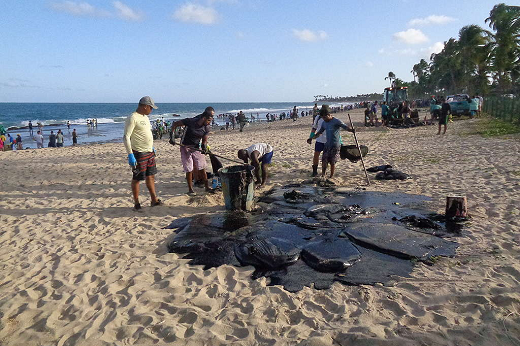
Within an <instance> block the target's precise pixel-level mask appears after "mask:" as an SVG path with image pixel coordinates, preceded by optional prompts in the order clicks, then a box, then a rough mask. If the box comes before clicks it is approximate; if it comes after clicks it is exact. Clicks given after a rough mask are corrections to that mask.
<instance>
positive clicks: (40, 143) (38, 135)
mask: <svg viewBox="0 0 520 346" xmlns="http://www.w3.org/2000/svg"><path fill="white" fill-rule="evenodd" d="M34 140H35V141H36V148H37V149H41V148H43V135H42V133H41V132H40V131H38V132H36V137H35V138H34Z"/></svg>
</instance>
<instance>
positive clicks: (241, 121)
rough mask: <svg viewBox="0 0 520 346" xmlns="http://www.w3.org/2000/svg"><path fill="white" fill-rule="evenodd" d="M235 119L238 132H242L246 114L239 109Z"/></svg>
mask: <svg viewBox="0 0 520 346" xmlns="http://www.w3.org/2000/svg"><path fill="white" fill-rule="evenodd" d="M237 121H238V126H239V129H240V132H243V131H244V126H246V123H247V119H246V115H245V114H244V113H243V112H242V111H240V113H238V115H237Z"/></svg>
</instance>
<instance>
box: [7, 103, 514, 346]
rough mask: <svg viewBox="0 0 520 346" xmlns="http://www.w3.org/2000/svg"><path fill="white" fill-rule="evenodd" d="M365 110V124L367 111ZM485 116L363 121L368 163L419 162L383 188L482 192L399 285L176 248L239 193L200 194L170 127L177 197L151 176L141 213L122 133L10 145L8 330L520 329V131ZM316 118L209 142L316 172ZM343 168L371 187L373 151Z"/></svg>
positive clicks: (395, 339) (439, 202)
mask: <svg viewBox="0 0 520 346" xmlns="http://www.w3.org/2000/svg"><path fill="white" fill-rule="evenodd" d="M351 115H352V116H353V120H354V122H355V124H356V125H360V124H361V122H362V119H363V116H362V114H361V110H357V111H354V112H352V113H351ZM422 116H424V113H423V115H422ZM422 116H421V117H422ZM337 117H338V118H340V119H342V120H343V121H346V122H347V121H348V120H347V118H346V114H339V115H337ZM478 122H479V119H474V120H466V121H457V122H455V123H453V124H449V128H448V133H447V134H446V135H444V136H437V135H436V132H437V127H436V126H424V127H418V128H410V129H385V128H381V127H379V128H363V127H359V129H358V139H359V142H360V143H361V144H365V145H367V146H368V147H369V148H370V152H369V154H368V156H367V157H366V160H365V164H366V166H367V167H370V166H375V165H382V164H391V165H393V166H394V168H397V169H399V170H401V171H403V172H405V173H408V174H410V175H411V176H412V179H410V180H407V181H403V182H392V181H382V182H380V181H376V180H372V185H371V186H370V187H367V189H368V190H374V191H400V192H407V193H414V194H421V195H426V196H430V197H432V199H433V202H431V209H432V210H433V211H436V212H441V213H442V212H443V211H444V203H445V197H446V196H447V195H452V194H455V195H459V194H460V195H465V196H467V198H468V208H469V211H470V213H471V216H472V221H471V223H470V225H469V227H468V230H467V232H466V234H465V235H464V236H462V237H460V238H458V239H457V241H458V242H459V243H460V248H459V249H458V251H457V256H456V257H454V258H441V259H440V260H439V261H438V262H437V263H435V265H433V266H428V265H425V264H419V265H417V267H416V268H415V269H414V271H413V272H412V274H411V278H402V279H397V280H396V281H395V283H393V284H391V285H387V286H383V285H375V286H345V285H342V284H340V283H335V284H334V285H333V286H332V288H331V289H328V290H323V291H318V290H315V289H312V288H305V289H303V290H302V291H300V292H298V293H288V292H286V291H284V290H283V289H281V288H280V287H279V286H267V283H268V282H267V280H266V279H265V278H261V279H258V280H254V281H253V280H251V278H250V276H251V273H252V270H253V268H252V267H243V268H236V267H232V266H227V265H225V266H221V267H219V268H213V269H210V270H206V271H205V270H202V268H201V267H199V266H190V265H187V262H188V260H185V259H180V258H179V256H178V255H177V254H171V253H168V252H167V249H166V243H167V241H168V239H171V231H170V230H166V229H163V227H165V226H167V225H168V224H170V222H172V221H173V220H175V219H176V218H179V217H184V216H190V215H194V214H197V213H211V212H214V211H217V210H222V209H223V205H224V203H223V198H222V196H221V195H219V194H217V195H207V194H205V193H204V192H203V189H197V190H196V191H197V193H198V195H197V196H194V197H190V196H187V195H186V194H185V192H186V191H187V187H186V184H185V181H184V173H183V172H182V167H181V164H180V154H179V151H178V148H176V147H175V148H173V147H172V146H171V145H170V144H168V142H167V141H166V140H163V141H158V142H156V144H155V147H156V148H157V150H158V159H157V162H158V169H159V173H158V175H157V191H158V194H159V196H160V198H162V199H163V201H164V202H165V205H164V206H159V207H154V208H151V207H149V200H148V196H147V192H146V189H145V188H144V185H143V186H141V191H142V197H141V204H142V205H143V210H142V211H141V212H134V211H132V209H131V207H132V198H131V192H130V179H131V171H130V169H129V167H128V165H127V163H126V154H125V151H124V148H123V145H122V143H106V144H94V145H85V146H78V147H66V148H51V149H45V150H24V151H20V152H16V151H15V152H0V171H1V172H3V174H2V177H3V178H2V183H1V185H0V186H1V187H0V196H1V198H0V224H1V225H2V227H1V231H0V241H1V244H2V245H1V251H0V260H1V263H2V264H1V271H0V344H2V345H4V344H5V345H114V344H116V345H134V344H135V345H151V344H164V343H172V344H174V345H228V344H233V345H296V344H302V345H399V346H403V345H516V344H519V343H520V340H519V335H520V315H519V311H520V288H519V283H520V261H519V258H520V246H519V245H520V232H519V231H520V221H519V215H520V204H519V202H518V198H519V197H518V196H519V193H520V156H519V155H518V153H519V152H520V140H519V138H518V137H516V138H512V139H507V138H482V137H480V136H478V135H475V134H472V128H474V127H475V126H476V124H477V123H478ZM310 123H311V119H310V117H307V118H303V119H299V120H298V121H297V122H293V121H282V122H274V123H270V124H267V125H266V126H249V127H246V129H245V130H244V132H243V133H239V132H238V130H235V131H229V132H225V131H218V130H216V131H215V132H214V134H212V136H211V137H210V144H211V147H212V150H213V151H214V152H215V153H218V154H220V155H223V156H227V157H229V158H233V159H235V155H236V150H237V149H239V148H242V147H246V146H248V145H250V144H252V143H256V142H266V143H269V144H271V145H272V146H273V147H274V148H275V155H274V157H273V163H274V164H273V166H272V168H271V173H272V176H271V180H270V182H269V184H268V185H267V186H266V187H265V188H264V191H265V190H267V189H269V188H270V187H272V186H274V185H285V184H287V183H290V182H299V181H301V180H304V179H307V178H308V176H309V173H310V170H311V157H312V147H311V146H309V145H308V144H307V143H306V142H305V140H306V139H307V137H308V135H309V130H310ZM343 138H344V142H345V143H352V141H353V138H352V135H351V134H349V133H344V134H343ZM222 162H223V163H224V164H226V163H225V161H222ZM208 163H209V160H208ZM369 174H370V173H369ZM374 176H375V174H370V177H371V178H373V177H374ZM334 180H335V182H336V183H337V184H338V185H340V186H343V187H349V188H355V187H358V186H364V185H365V176H364V173H363V170H362V167H361V163H357V164H352V163H349V162H346V161H342V162H340V163H339V164H338V166H337V170H336V178H335V179H334ZM143 189H144V190H143Z"/></svg>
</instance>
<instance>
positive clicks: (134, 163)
mask: <svg viewBox="0 0 520 346" xmlns="http://www.w3.org/2000/svg"><path fill="white" fill-rule="evenodd" d="M128 164H129V165H130V166H132V167H135V166H137V160H136V159H135V156H134V154H128Z"/></svg>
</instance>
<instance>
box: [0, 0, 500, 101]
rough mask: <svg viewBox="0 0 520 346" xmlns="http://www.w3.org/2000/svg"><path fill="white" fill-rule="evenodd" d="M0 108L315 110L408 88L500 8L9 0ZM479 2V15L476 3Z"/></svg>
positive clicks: (441, 2)
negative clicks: (340, 99) (277, 105)
mask: <svg viewBox="0 0 520 346" xmlns="http://www.w3.org/2000/svg"><path fill="white" fill-rule="evenodd" d="M6 2H7V3H6V4H5V5H4V6H3V9H2V11H1V12H0V44H1V46H2V49H1V50H0V62H1V69H0V102H135V101H136V100H138V99H139V98H140V97H141V96H142V95H151V96H152V97H153V98H154V99H155V100H156V102H158V103H161V102H253V101H259V102H262V101H272V102H275V101H312V100H313V96H314V95H318V94H326V95H334V96H337V95H342V96H346V95H356V94H361V93H370V92H381V91H382V89H383V88H384V87H385V86H387V84H388V82H387V81H385V80H384V77H385V76H387V74H388V72H389V71H392V72H394V73H395V74H396V76H397V77H398V78H401V79H403V80H407V81H409V80H412V79H413V77H412V75H411V74H410V71H411V69H412V67H413V65H414V64H415V63H417V62H418V61H419V60H420V59H421V58H427V57H429V55H430V53H431V52H435V51H437V50H439V49H440V48H442V42H444V41H446V40H448V39H449V38H450V37H457V36H458V31H459V30H460V28H462V27H463V26H464V25H469V24H477V25H480V26H482V27H485V28H488V27H487V25H486V24H485V23H484V20H485V18H487V17H488V15H489V11H490V10H491V8H492V7H493V6H494V5H495V4H496V3H497V2H496V1H488V0H478V2H477V1H466V0H459V1H445V0H438V1H434V2H433V1H424V0H394V1H386V0H380V1H376V0H365V1H357V0H321V1H317V0H294V1H284V0H281V1H280V0H278V1H274V0H193V1H191V0H188V1H174V0H170V1H162V0H155V1H154V0H149V1H143V0H119V1H113V0H105V1H102V0H85V1H83V0H80V1H72V0H71V1H63V0H51V1H47V0H41V1H37V0H34V1H29V0H17V1H16V0H6ZM477 3H478V4H477Z"/></svg>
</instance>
